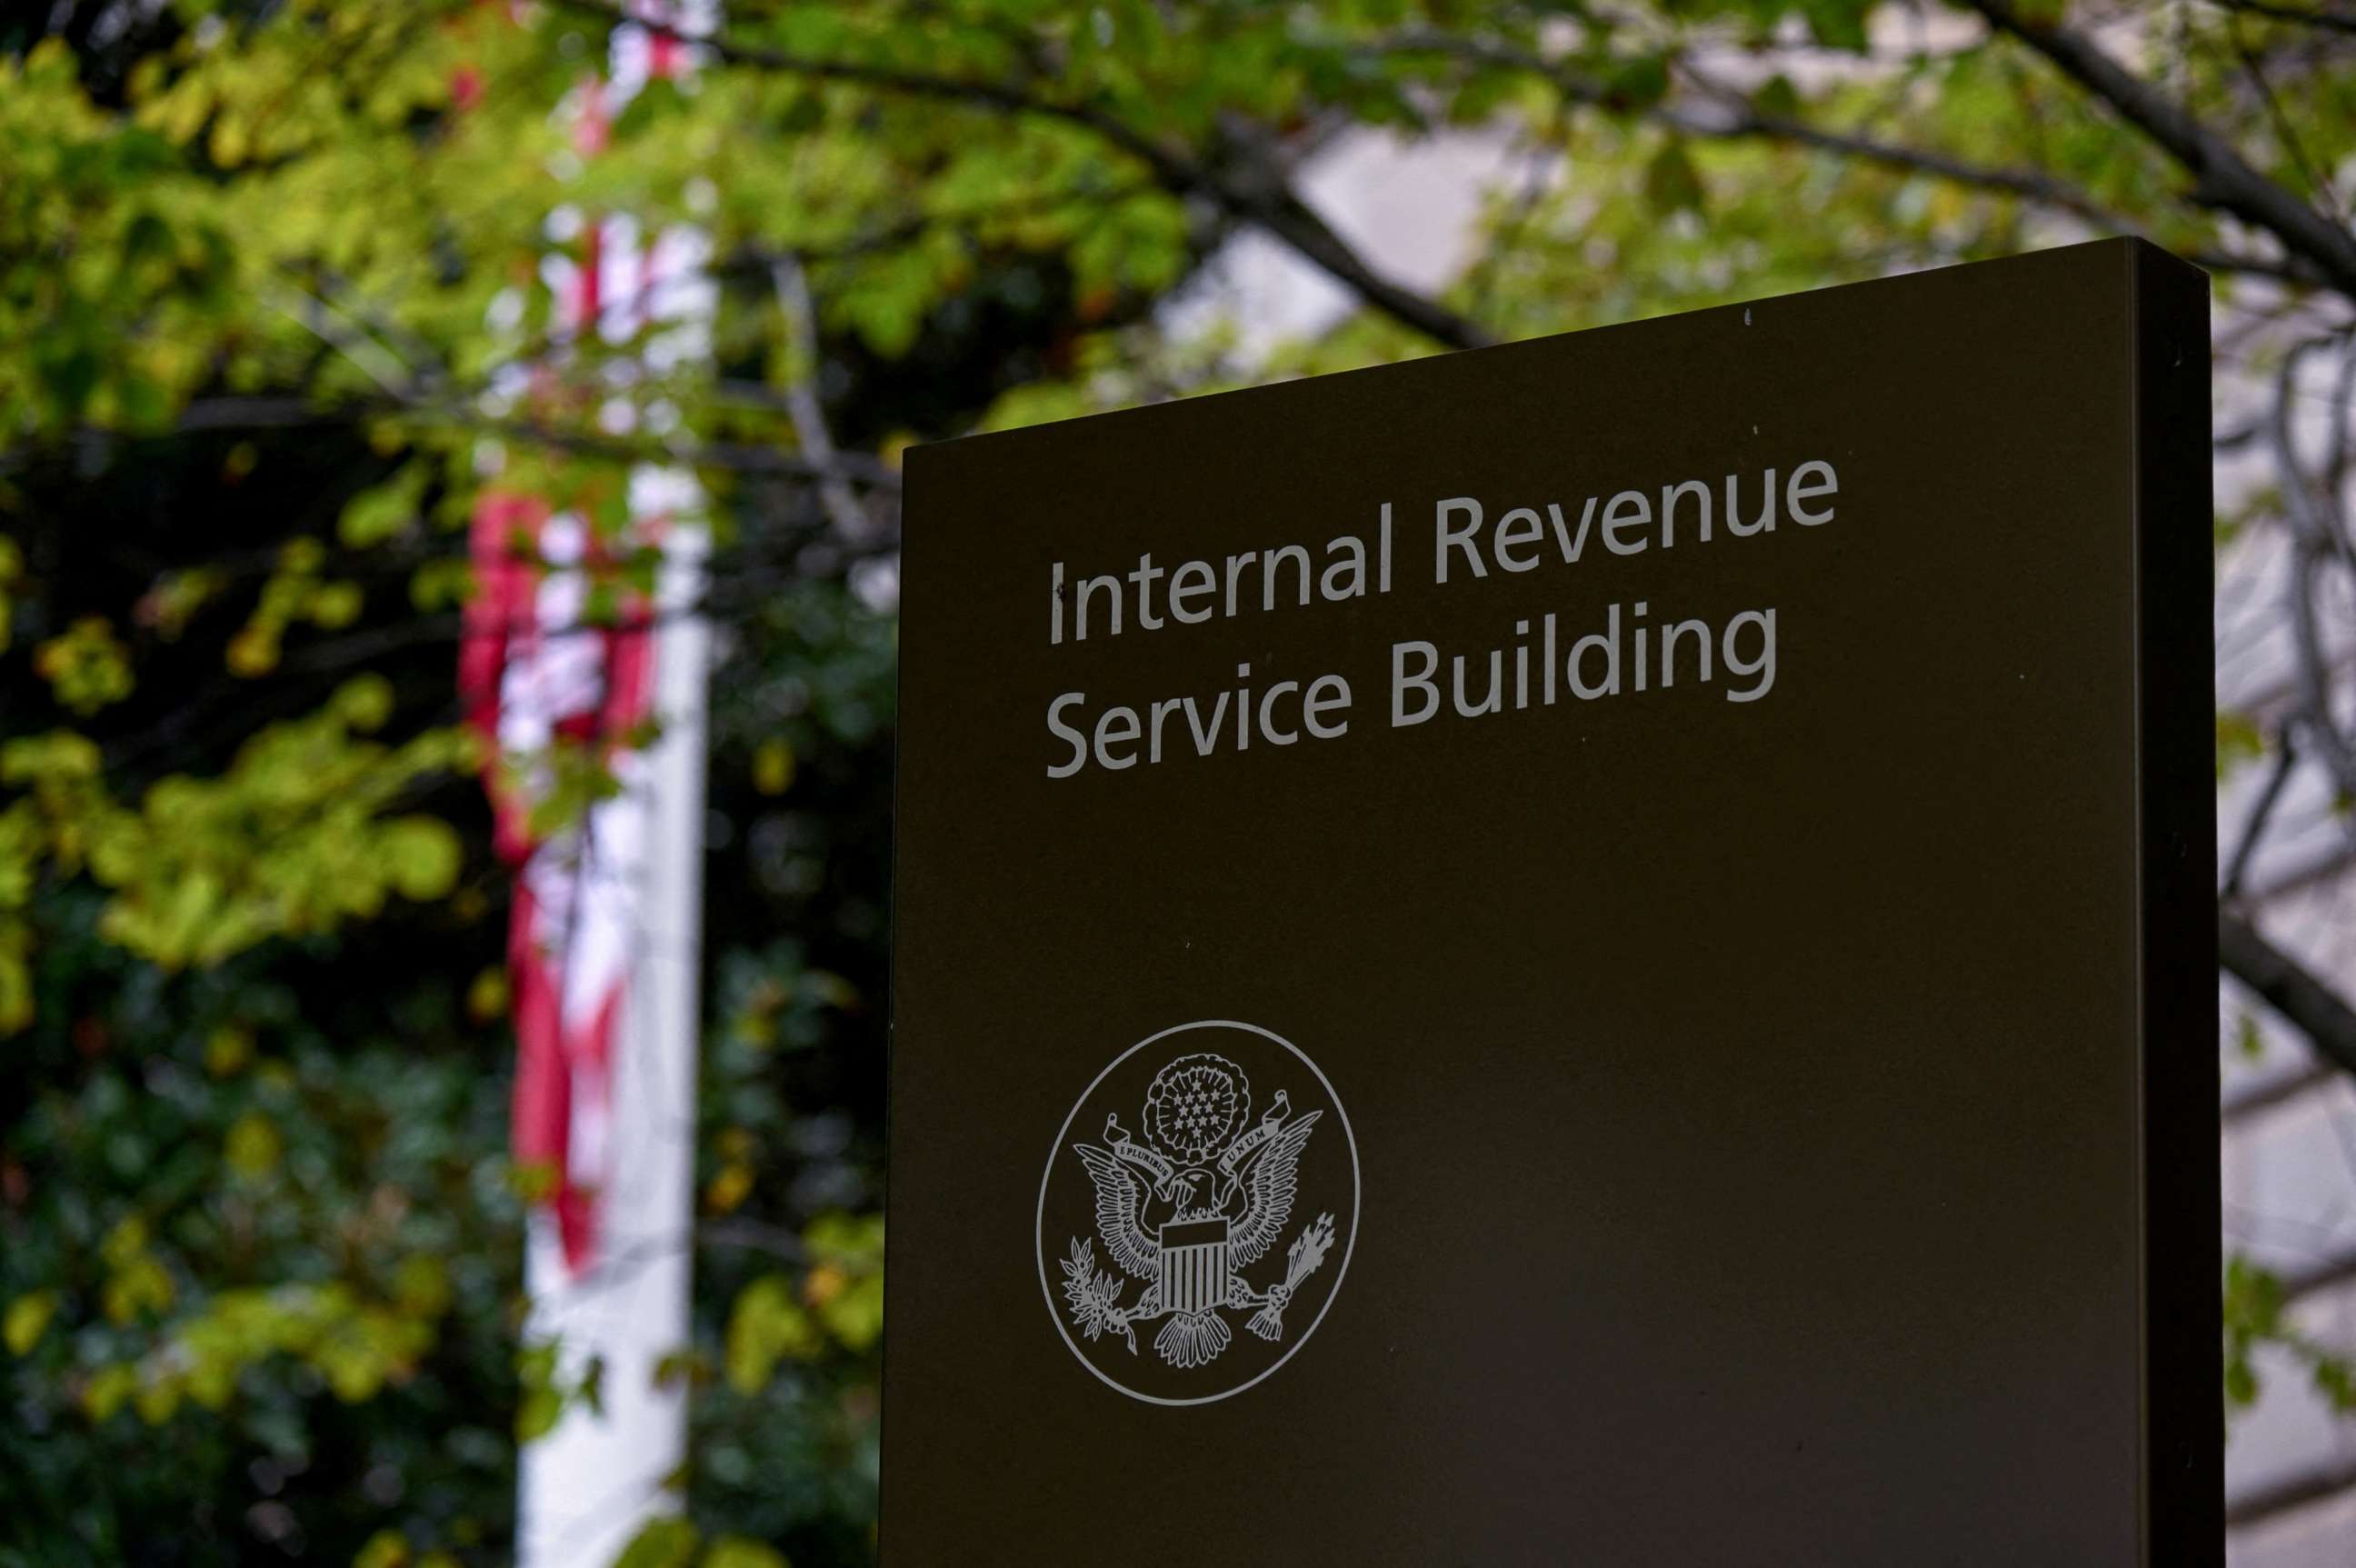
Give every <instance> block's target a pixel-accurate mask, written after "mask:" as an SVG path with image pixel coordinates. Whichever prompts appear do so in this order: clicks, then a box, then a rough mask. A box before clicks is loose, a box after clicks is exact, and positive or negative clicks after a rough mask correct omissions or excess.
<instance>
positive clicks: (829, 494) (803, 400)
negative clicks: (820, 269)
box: [769, 256, 867, 540]
mask: <svg viewBox="0 0 2356 1568" xmlns="http://www.w3.org/2000/svg"><path fill="white" fill-rule="evenodd" d="M769 279H770V282H771V284H772V285H774V286H775V287H776V291H777V308H778V309H779V310H780V311H782V312H783V313H784V315H785V318H786V338H787V345H786V347H787V353H788V354H789V355H790V357H791V360H792V365H793V371H792V376H791V379H790V380H788V381H787V383H786V412H787V416H788V417H789V418H791V419H792V420H793V422H794V435H796V436H797V437H798V438H799V440H800V442H801V448H802V452H803V454H804V455H805V456H808V457H809V459H810V461H812V462H814V463H817V464H819V466H820V467H824V468H828V469H832V468H833V467H834V437H833V435H830V433H829V432H828V430H827V427H826V411H825V410H824V409H823V408H821V407H820V406H819V401H818V373H819V346H818V312H817V311H816V310H815V309H814V308H813V307H812V306H811V305H810V293H809V279H808V278H807V277H805V276H804V275H803V274H802V264H801V262H800V261H799V260H798V258H796V257H793V256H780V257H778V258H777V259H776V261H775V262H773V263H770V265H769ZM818 494H819V501H820V502H822V503H823V504H824V505H825V507H826V511H827V515H828V516H829V517H830V518H831V519H833V521H834V526H835V530H836V532H839V533H841V535H842V536H843V538H845V539H847V540H856V539H858V538H859V537H860V536H861V535H862V534H863V533H865V532H867V514H866V512H865V511H863V510H861V508H860V505H859V498H858V497H857V496H855V495H853V494H851V487H850V485H848V484H847V483H845V482H844V481H843V478H842V476H841V473H840V472H830V473H828V474H826V475H825V476H823V477H822V478H819V481H818Z"/></svg>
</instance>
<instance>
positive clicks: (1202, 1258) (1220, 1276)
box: [1162, 1219, 1227, 1313]
mask: <svg viewBox="0 0 2356 1568" xmlns="http://www.w3.org/2000/svg"><path fill="white" fill-rule="evenodd" d="M1226 1299H1227V1222H1226V1220H1225V1219H1184V1220H1172V1221H1171V1222H1170V1223H1169V1224H1167V1225H1164V1226H1163V1227H1162V1311H1164V1312H1192V1313H1199V1312H1208V1311H1209V1310H1210V1309H1211V1308H1213V1307H1215V1306H1219V1305H1224V1304H1225V1303H1226Z"/></svg>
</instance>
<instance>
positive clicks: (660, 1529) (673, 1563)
mask: <svg viewBox="0 0 2356 1568" xmlns="http://www.w3.org/2000/svg"><path fill="white" fill-rule="evenodd" d="M695 1542H696V1530H695V1526H693V1525H691V1524H690V1523H688V1522H687V1520H683V1519H656V1520H648V1521H647V1522H646V1523H645V1524H644V1525H643V1526H641V1527H640V1528H639V1530H638V1533H637V1534H636V1535H635V1536H632V1537H631V1538H630V1544H629V1545H627V1546H626V1547H624V1548H622V1554H621V1555H620V1556H619V1557H616V1558H615V1559H614V1568H688V1565H689V1564H690V1563H692V1562H693V1561H694V1560H695Z"/></svg>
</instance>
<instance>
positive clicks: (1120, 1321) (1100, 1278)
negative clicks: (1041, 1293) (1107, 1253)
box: [1063, 1237, 1137, 1356]
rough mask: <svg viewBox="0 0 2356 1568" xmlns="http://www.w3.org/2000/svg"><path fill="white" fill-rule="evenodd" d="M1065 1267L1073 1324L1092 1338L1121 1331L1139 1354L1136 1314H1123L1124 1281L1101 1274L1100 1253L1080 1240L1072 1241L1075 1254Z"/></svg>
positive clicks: (1131, 1353)
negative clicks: (1132, 1318)
mask: <svg viewBox="0 0 2356 1568" xmlns="http://www.w3.org/2000/svg"><path fill="white" fill-rule="evenodd" d="M1063 1268H1064V1294H1065V1295H1066V1297H1067V1298H1069V1300H1070V1301H1071V1304H1072V1321H1073V1322H1075V1323H1076V1324H1078V1325H1079V1326H1080V1327H1081V1328H1082V1329H1083V1330H1084V1331H1085V1332H1086V1333H1087V1337H1089V1338H1091V1339H1094V1338H1096V1337H1098V1336H1099V1335H1102V1334H1105V1333H1107V1332H1118V1333H1119V1335H1120V1337H1122V1338H1123V1339H1125V1340H1127V1341H1128V1342H1129V1353H1130V1355H1132V1356H1134V1355H1136V1354H1137V1330H1135V1329H1133V1328H1131V1327H1130V1326H1129V1320H1130V1316H1132V1314H1130V1313H1129V1312H1124V1311H1122V1310H1121V1308H1120V1305H1119V1302H1120V1293H1121V1287H1122V1285H1123V1283H1124V1282H1123V1281H1120V1280H1118V1279H1115V1278H1114V1277H1113V1276H1112V1275H1111V1274H1109V1273H1098V1271H1097V1262H1096V1250H1095V1249H1094V1248H1093V1247H1091V1246H1090V1245H1089V1244H1088V1243H1087V1241H1085V1240H1081V1239H1080V1238H1078V1237H1074V1238H1073V1239H1072V1255H1071V1256H1070V1257H1068V1258H1066V1259H1064V1260H1063Z"/></svg>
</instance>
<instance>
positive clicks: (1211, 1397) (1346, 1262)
mask: <svg viewBox="0 0 2356 1568" xmlns="http://www.w3.org/2000/svg"><path fill="white" fill-rule="evenodd" d="M1189 1029H1241V1030H1243V1031H1244V1032H1245V1033H1246V1034H1248V1035H1258V1036H1260V1037H1261V1038H1262V1039H1266V1040H1273V1041H1275V1042H1276V1043H1277V1044H1278V1045H1280V1046H1282V1047H1284V1048H1285V1049H1286V1050H1288V1051H1290V1052H1291V1053H1292V1054H1293V1055H1294V1056H1296V1057H1298V1058H1301V1066H1303V1067H1305V1068H1307V1069H1309V1070H1310V1072H1311V1073H1312V1075H1314V1076H1315V1078H1316V1079H1317V1081H1318V1082H1319V1083H1320V1084H1322V1085H1323V1087H1324V1090H1325V1099H1326V1101H1327V1103H1329V1104H1331V1105H1332V1106H1333V1115H1334V1117H1335V1119H1336V1120H1338V1121H1339V1122H1341V1123H1342V1136H1343V1139H1344V1142H1346V1143H1347V1144H1349V1145H1350V1234H1349V1238H1348V1240H1345V1241H1344V1243H1343V1244H1342V1262H1341V1263H1340V1264H1339V1265H1338V1266H1337V1267H1336V1268H1335V1269H1334V1271H1333V1284H1332V1286H1330V1287H1329V1288H1328V1289H1327V1290H1326V1292H1325V1299H1324V1301H1323V1302H1322V1303H1320V1304H1319V1305H1318V1308H1317V1316H1314V1317H1312V1318H1311V1319H1310V1320H1309V1326H1308V1327H1307V1328H1305V1329H1303V1330H1302V1331H1301V1337H1299V1338H1297V1339H1295V1340H1293V1342H1292V1343H1291V1344H1290V1345H1288V1346H1286V1347H1285V1350H1284V1354H1283V1355H1281V1356H1279V1357H1278V1358H1277V1359H1275V1360H1273V1361H1271V1362H1269V1364H1268V1366H1267V1367H1266V1368H1265V1369H1262V1370H1261V1371H1260V1373H1259V1375H1258V1376H1257V1377H1254V1378H1251V1379H1248V1380H1246V1381H1244V1382H1240V1383H1237V1385H1236V1386H1235V1387H1234V1388H1231V1389H1228V1390H1226V1391H1224V1392H1221V1393H1215V1394H1204V1395H1201V1396H1200V1397H1198V1398H1195V1399H1184V1400H1173V1399H1163V1398H1162V1397H1161V1396H1159V1395H1157V1394H1141V1393H1139V1392H1138V1391H1136V1390H1135V1389H1132V1388H1130V1387H1129V1386H1128V1385H1126V1384H1124V1383H1121V1382H1119V1381H1117V1380H1115V1379H1113V1378H1112V1377H1111V1376H1110V1375H1108V1373H1107V1372H1106V1371H1105V1370H1104V1369H1102V1368H1101V1367H1098V1365H1097V1364H1096V1363H1095V1362H1094V1361H1091V1360H1089V1359H1088V1358H1087V1354H1086V1353H1085V1352H1083V1351H1082V1350H1081V1349H1080V1348H1079V1346H1078V1345H1076V1344H1075V1343H1074V1342H1073V1340H1072V1331H1071V1330H1070V1329H1069V1328H1067V1327H1066V1326H1065V1324H1064V1314H1063V1311H1062V1309H1061V1308H1059V1307H1058V1306H1057V1305H1055V1286H1054V1285H1053V1284H1052V1283H1049V1281H1048V1279H1047V1184H1048V1183H1049V1181H1050V1180H1051V1179H1052V1178H1053V1177H1054V1176H1055V1156H1056V1155H1060V1154H1062V1153H1063V1152H1064V1141H1065V1140H1066V1138H1069V1137H1070V1136H1071V1135H1072V1120H1073V1118H1075V1117H1076V1116H1077V1115H1079V1113H1080V1108H1081V1107H1082V1106H1084V1105H1086V1104H1087V1102H1088V1097H1089V1096H1090V1095H1092V1094H1094V1093H1095V1092H1096V1091H1097V1086H1098V1084H1100V1083H1102V1082H1104V1080H1105V1079H1108V1078H1109V1077H1110V1076H1112V1069H1115V1068H1117V1067H1119V1065H1120V1064H1121V1063H1123V1062H1125V1061H1127V1060H1128V1059H1129V1058H1131V1057H1133V1056H1135V1055H1136V1054H1137V1053H1138V1052H1140V1051H1141V1050H1143V1049H1144V1048H1145V1047H1148V1046H1150V1045H1152V1044H1154V1043H1155V1042H1156V1041H1158V1040H1166V1039H1168V1038H1169V1037H1170V1036H1173V1035H1183V1034H1184V1033H1185V1032H1186V1031H1187V1030H1189ZM1361 1179H1362V1178H1361V1176H1360V1173H1359V1169H1358V1135H1357V1133H1355V1132H1354V1131H1352V1130H1351V1127H1350V1113H1349V1112H1347V1111H1344V1109H1343V1108H1342V1097H1341V1096H1340V1095H1339V1094H1336V1093H1335V1092H1334V1091H1333V1081H1332V1080H1331V1079H1328V1078H1327V1077H1326V1076H1325V1073H1324V1070H1323V1069H1321V1068H1320V1067H1319V1066H1318V1065H1317V1064H1316V1063H1315V1062H1313V1061H1312V1060H1310V1059H1309V1053H1308V1052H1307V1051H1304V1050H1302V1049H1301V1047H1299V1046H1296V1045H1294V1044H1293V1043H1292V1042H1291V1041H1290V1040H1288V1039H1286V1038H1285V1037H1284V1036H1282V1035H1280V1034H1278V1033H1277V1032H1276V1031H1275V1030H1273V1029H1263V1028H1261V1027H1260V1026H1258V1024H1246V1023H1243V1022H1241V1021H1239V1020H1237V1019H1234V1018H1198V1019H1196V1020H1195V1021H1194V1022H1193V1023H1191V1024H1173V1025H1172V1026H1170V1027H1168V1028H1166V1029H1163V1030H1162V1031H1161V1032H1160V1033H1159V1034H1152V1035H1148V1036H1145V1038H1143V1039H1141V1040H1140V1041H1138V1042H1137V1044H1135V1045H1133V1046H1131V1047H1129V1049H1127V1050H1125V1051H1123V1052H1121V1053H1120V1055H1119V1056H1117V1057H1115V1058H1112V1060H1110V1061H1108V1062H1107V1063H1105V1066H1104V1070H1103V1071H1102V1072H1099V1073H1098V1074H1097V1075H1096V1077H1094V1078H1093V1079H1089V1080H1088V1086H1087V1088H1086V1089H1084V1090H1080V1097H1079V1098H1078V1099H1077V1100H1075V1101H1072V1108H1071V1110H1069V1111H1067V1112H1065V1113H1064V1124H1063V1125H1062V1126H1061V1127H1059V1128H1057V1129H1056V1132H1055V1143H1054V1144H1052V1145H1051V1146H1050V1147H1049V1149H1048V1151H1047V1167H1046V1169H1045V1170H1044V1171H1042V1172H1041V1173H1040V1176H1039V1207H1038V1211H1037V1213H1036V1214H1035V1216H1034V1217H1033V1220H1032V1224H1031V1249H1032V1251H1033V1253H1034V1254H1036V1257H1037V1260H1038V1263H1039V1293H1040V1294H1041V1295H1042V1296H1043V1297H1044V1299H1045V1301H1046V1303H1047V1316H1048V1317H1049V1318H1050V1319H1052V1320H1053V1321H1054V1323H1055V1332H1056V1333H1057V1334H1059V1335H1061V1336H1063V1339H1064V1344H1065V1346H1066V1348H1068V1349H1069V1350H1070V1351H1071V1352H1072V1356H1073V1359H1076V1360H1077V1361H1078V1362H1079V1364H1080V1365H1081V1366H1083V1367H1086V1368H1087V1369H1088V1371H1089V1373H1090V1375H1091V1376H1093V1377H1094V1378H1095V1379H1096V1380H1098V1382H1100V1383H1102V1384H1104V1385H1105V1387H1107V1388H1108V1389H1111V1390H1113V1391H1116V1392H1118V1393H1123V1394H1126V1395H1128V1396H1129V1397H1130V1399H1133V1400H1141V1401H1143V1402H1145V1403H1147V1404H1160V1405H1190V1404H1216V1403H1217V1402H1219V1401H1221V1400H1224V1399H1233V1398H1234V1397H1235V1396H1236V1395H1237V1394H1239V1393H1241V1392H1243V1391H1245V1390H1246V1389H1248V1388H1251V1387H1253V1386H1254V1385H1255V1384H1258V1383H1260V1382H1264V1381H1266V1380H1267V1379H1268V1378H1269V1375H1270V1374H1271V1373H1273V1372H1275V1371H1276V1369H1278V1368H1280V1367H1281V1366H1283V1365H1284V1364H1285V1363H1286V1362H1287V1361H1290V1360H1291V1359H1292V1358H1293V1356H1294V1355H1295V1354H1296V1353H1298V1352H1299V1350H1300V1349H1301V1347H1302V1346H1303V1345H1306V1344H1308V1343H1309V1340H1310V1337H1311V1336H1312V1335H1313V1334H1315V1333H1316V1332H1317V1326H1318V1325H1319V1324H1321V1323H1323V1322H1324V1321H1325V1314H1326V1313H1327V1312H1328V1311H1330V1310H1332V1308H1333V1298H1334V1297H1335V1296H1337V1295H1339V1294H1342V1282H1343V1281H1344V1280H1345V1279H1347V1278H1349V1275H1350V1255H1351V1253H1353V1252H1355V1251H1356V1250H1357V1246H1358V1207H1359V1198H1360V1192H1359V1187H1360V1184H1361Z"/></svg>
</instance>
